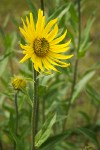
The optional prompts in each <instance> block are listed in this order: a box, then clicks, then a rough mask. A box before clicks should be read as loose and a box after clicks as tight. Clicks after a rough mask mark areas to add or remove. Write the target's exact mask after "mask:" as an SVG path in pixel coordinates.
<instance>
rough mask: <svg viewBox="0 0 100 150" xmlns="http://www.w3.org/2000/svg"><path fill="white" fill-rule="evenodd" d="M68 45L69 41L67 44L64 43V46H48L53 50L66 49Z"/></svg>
mask: <svg viewBox="0 0 100 150" xmlns="http://www.w3.org/2000/svg"><path fill="white" fill-rule="evenodd" d="M70 43H71V40H69V41H68V42H66V43H64V44H59V45H50V48H53V49H62V48H65V47H67V46H68V45H69V44H70Z"/></svg>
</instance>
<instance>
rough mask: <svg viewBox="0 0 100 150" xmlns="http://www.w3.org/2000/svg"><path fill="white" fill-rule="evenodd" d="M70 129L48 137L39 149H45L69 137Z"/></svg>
mask: <svg viewBox="0 0 100 150" xmlns="http://www.w3.org/2000/svg"><path fill="white" fill-rule="evenodd" d="M71 133H72V131H70V130H68V131H66V132H64V133H62V134H58V135H56V136H52V137H50V138H48V139H47V140H46V141H45V142H44V143H43V144H42V145H41V147H40V148H41V150H47V149H49V148H51V147H53V146H54V145H55V144H57V143H59V142H61V141H62V140H64V139H65V138H67V137H69V136H70V135H71Z"/></svg>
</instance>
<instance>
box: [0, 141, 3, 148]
mask: <svg viewBox="0 0 100 150" xmlns="http://www.w3.org/2000/svg"><path fill="white" fill-rule="evenodd" d="M0 150H3V146H2V141H1V140H0Z"/></svg>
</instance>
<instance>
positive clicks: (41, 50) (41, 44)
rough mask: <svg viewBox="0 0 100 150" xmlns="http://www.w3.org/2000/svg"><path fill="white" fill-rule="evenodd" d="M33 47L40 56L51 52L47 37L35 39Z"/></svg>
mask: <svg viewBox="0 0 100 150" xmlns="http://www.w3.org/2000/svg"><path fill="white" fill-rule="evenodd" d="M33 49H34V52H35V54H36V55H37V56H38V57H44V56H46V54H47V53H48V52H49V49H50V46H49V43H48V41H47V40H46V39H45V38H37V39H35V40H34V43H33Z"/></svg>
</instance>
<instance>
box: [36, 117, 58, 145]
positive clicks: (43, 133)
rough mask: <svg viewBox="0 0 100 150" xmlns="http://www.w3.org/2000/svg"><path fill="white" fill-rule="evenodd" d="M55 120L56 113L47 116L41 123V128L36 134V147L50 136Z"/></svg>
mask: <svg viewBox="0 0 100 150" xmlns="http://www.w3.org/2000/svg"><path fill="white" fill-rule="evenodd" d="M55 122H56V115H54V116H53V118H51V117H50V118H49V119H48V120H47V121H46V122H45V123H44V125H43V127H42V129H41V130H40V131H39V132H38V133H37V135H36V147H40V146H41V145H42V144H43V143H44V142H45V141H46V140H47V138H48V137H49V136H50V134H51V131H52V126H53V125H54V123H55Z"/></svg>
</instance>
